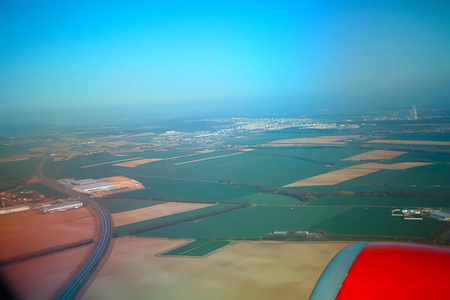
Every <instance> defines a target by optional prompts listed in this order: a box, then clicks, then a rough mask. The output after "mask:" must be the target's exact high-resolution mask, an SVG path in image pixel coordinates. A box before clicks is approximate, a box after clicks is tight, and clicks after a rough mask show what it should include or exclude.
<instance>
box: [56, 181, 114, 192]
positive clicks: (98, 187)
mask: <svg viewBox="0 0 450 300" xmlns="http://www.w3.org/2000/svg"><path fill="white" fill-rule="evenodd" d="M60 181H61V182H62V183H63V184H65V185H66V186H68V187H70V188H73V189H77V190H79V191H81V192H84V193H95V192H99V191H107V190H112V189H115V188H116V187H115V186H114V184H111V183H108V182H99V181H97V180H94V179H82V180H73V179H61V180H60Z"/></svg>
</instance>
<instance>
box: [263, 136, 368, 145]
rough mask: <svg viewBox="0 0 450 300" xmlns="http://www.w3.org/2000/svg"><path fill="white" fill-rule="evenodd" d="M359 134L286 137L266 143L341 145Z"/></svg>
mask: <svg viewBox="0 0 450 300" xmlns="http://www.w3.org/2000/svg"><path fill="white" fill-rule="evenodd" d="M358 137H360V136H359V135H342V136H321V137H316V138H295V139H284V140H277V141H272V142H269V143H268V144H265V145H266V146H275V147H290V146H314V145H321V146H341V145H344V144H345V142H343V141H342V140H346V139H352V138H358Z"/></svg>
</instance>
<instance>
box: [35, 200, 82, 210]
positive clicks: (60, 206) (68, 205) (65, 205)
mask: <svg viewBox="0 0 450 300" xmlns="http://www.w3.org/2000/svg"><path fill="white" fill-rule="evenodd" d="M81 207H83V202H80V201H66V202H62V203H57V204H52V205H50V206H45V207H41V208H40V211H42V212H43V213H54V212H59V211H66V210H69V209H77V208H81Z"/></svg>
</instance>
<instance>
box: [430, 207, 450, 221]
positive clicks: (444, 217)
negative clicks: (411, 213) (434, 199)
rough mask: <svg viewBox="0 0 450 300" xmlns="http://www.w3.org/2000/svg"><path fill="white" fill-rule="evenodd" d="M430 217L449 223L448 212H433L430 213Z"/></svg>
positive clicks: (449, 211) (449, 215)
mask: <svg viewBox="0 0 450 300" xmlns="http://www.w3.org/2000/svg"><path fill="white" fill-rule="evenodd" d="M430 216H431V217H433V218H435V219H438V220H441V221H450V210H448V209H446V210H435V211H432V212H431V213H430Z"/></svg>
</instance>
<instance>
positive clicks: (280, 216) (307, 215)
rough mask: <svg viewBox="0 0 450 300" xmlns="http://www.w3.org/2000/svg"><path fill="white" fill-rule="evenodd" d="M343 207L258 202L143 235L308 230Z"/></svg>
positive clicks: (241, 235)
mask: <svg viewBox="0 0 450 300" xmlns="http://www.w3.org/2000/svg"><path fill="white" fill-rule="evenodd" d="M347 210H349V208H346V207H288V206H257V207H250V208H246V209H240V210H235V211H232V212H229V213H225V214H221V215H215V216H211V217H208V218H203V219H200V220H196V221H191V222H186V223H183V224H178V225H174V226H171V227H166V228H161V229H156V230H152V231H148V232H145V233H142V234H139V236H142V237H170V238H192V239H234V238H235V239H245V238H259V237H262V236H264V235H266V234H268V233H270V232H271V231H272V230H277V229H278V230H289V229H298V230H307V229H308V228H310V227H311V226H313V225H315V224H317V223H320V222H322V221H324V220H326V219H329V218H332V217H334V216H336V215H339V214H341V213H343V212H345V211H347Z"/></svg>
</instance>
